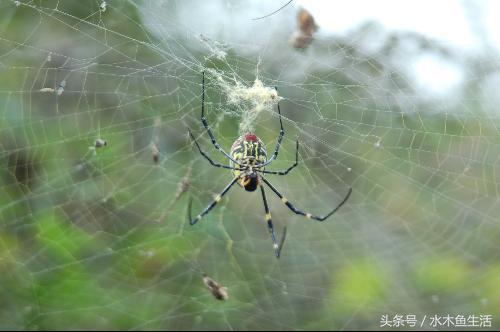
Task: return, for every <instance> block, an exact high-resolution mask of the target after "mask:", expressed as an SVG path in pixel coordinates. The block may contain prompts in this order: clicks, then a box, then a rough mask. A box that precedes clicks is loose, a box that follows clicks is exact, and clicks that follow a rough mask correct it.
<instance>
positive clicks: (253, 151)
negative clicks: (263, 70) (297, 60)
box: [188, 72, 352, 258]
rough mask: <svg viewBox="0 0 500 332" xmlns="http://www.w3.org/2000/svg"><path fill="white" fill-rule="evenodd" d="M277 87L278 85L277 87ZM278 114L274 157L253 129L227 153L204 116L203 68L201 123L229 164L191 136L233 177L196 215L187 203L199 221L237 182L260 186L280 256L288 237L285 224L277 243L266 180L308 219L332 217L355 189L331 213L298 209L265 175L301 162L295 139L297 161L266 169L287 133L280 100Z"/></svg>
mask: <svg viewBox="0 0 500 332" xmlns="http://www.w3.org/2000/svg"><path fill="white" fill-rule="evenodd" d="M276 90H277V89H276ZM278 117H279V120H280V132H279V136H278V140H277V143H276V147H275V149H274V152H273V155H272V156H271V158H269V159H267V152H266V148H265V146H264V144H263V142H262V141H261V140H260V139H259V138H258V137H257V136H256V135H255V134H253V133H245V134H243V135H242V136H240V137H238V138H237V139H236V140H235V141H234V143H233V145H232V146H231V153H230V154H228V153H227V152H225V151H224V150H223V149H222V148H221V147H220V145H219V144H218V143H217V141H216V139H215V136H214V134H213V133H212V130H211V129H210V127H209V125H208V122H207V119H206V118H205V72H203V80H202V99H201V123H202V124H203V127H205V129H206V131H207V133H208V135H209V136H210V139H211V140H212V144H213V146H214V147H215V149H217V150H219V151H220V152H221V153H222V154H223V155H224V156H225V157H226V158H227V159H228V160H229V165H223V164H220V163H217V162H215V161H213V160H212V159H211V158H210V157H209V156H208V155H207V154H206V153H205V152H204V151H203V150H202V149H201V147H200V145H199V144H198V141H197V140H196V138H195V137H194V136H193V133H192V132H191V130H189V129H188V131H189V135H190V136H191V139H192V140H193V141H194V143H195V144H196V147H197V148H198V150H199V152H200V154H201V155H202V156H203V157H205V159H207V160H208V161H209V162H210V164H211V165H212V166H215V167H221V168H225V169H230V170H231V171H232V174H233V179H232V180H231V182H229V184H228V185H227V186H226V187H225V188H224V189H223V190H222V191H221V193H220V194H218V195H217V196H216V197H215V198H214V200H213V201H212V202H211V203H210V204H208V206H207V207H206V208H205V209H204V210H203V211H202V212H201V213H200V214H198V215H197V216H196V217H195V218H194V219H193V218H192V217H191V206H192V200H190V201H189V204H188V218H189V223H190V224H191V225H194V224H196V223H197V222H198V221H199V220H200V219H201V218H202V217H203V216H205V215H206V214H208V213H209V212H210V211H211V210H212V209H213V208H214V207H215V206H216V205H217V203H219V202H220V200H221V199H222V197H223V196H224V195H225V194H226V193H227V192H228V191H229V189H231V187H232V186H233V185H234V184H235V183H238V184H239V185H240V186H241V187H242V188H243V189H245V190H246V191H250V192H252V191H255V190H256V189H257V188H260V191H261V194H262V200H263V202H264V211H265V219H266V221H267V228H268V231H269V234H270V235H271V239H272V241H273V248H274V253H275V255H276V257H277V258H279V257H280V253H281V249H282V247H283V243H284V241H285V237H286V227H285V228H284V230H283V236H282V238H281V240H280V242H279V244H278V242H277V241H276V234H275V232H274V226H273V222H272V219H271V212H270V210H269V205H268V203H267V198H266V192H265V190H264V185H263V184H266V185H267V186H268V187H269V188H270V189H271V191H273V192H274V193H275V194H276V196H278V197H279V198H280V199H281V201H282V202H283V203H284V204H285V205H286V206H287V207H288V208H289V209H290V210H291V211H292V212H293V213H295V214H298V215H302V216H305V217H306V218H308V219H314V220H317V221H324V220H326V219H327V218H328V217H330V216H331V215H332V214H333V213H335V212H336V211H337V210H338V209H339V208H340V207H341V206H342V205H343V204H344V203H345V202H346V201H347V199H348V198H349V196H350V195H351V192H352V188H349V191H348V193H347V195H346V196H345V197H344V199H343V200H342V201H341V202H340V203H339V204H338V205H337V206H336V207H335V208H334V209H333V210H332V211H330V212H329V213H328V214H326V215H324V216H316V215H313V214H311V213H308V212H304V211H302V210H299V209H297V208H296V207H295V206H294V205H293V204H292V203H290V201H288V199H286V198H285V196H283V195H282V194H281V193H280V192H279V191H278V189H276V188H275V187H274V186H273V185H272V184H271V183H270V182H269V181H268V180H267V179H266V178H265V177H264V176H263V175H264V174H275V175H287V174H288V173H289V172H290V171H291V170H292V169H293V168H295V167H296V166H297V165H298V157H299V141H298V140H297V141H296V147H295V163H294V164H293V165H291V166H290V167H288V168H287V169H286V170H284V171H271V170H266V169H264V168H265V167H266V166H267V165H269V164H271V163H272V162H273V161H274V160H275V159H276V158H277V157H278V152H279V149H280V146H281V141H282V140H283V137H284V135H285V130H284V129H283V123H282V121H281V111H280V106H279V103H278Z"/></svg>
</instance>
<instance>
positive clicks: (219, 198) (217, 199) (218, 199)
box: [214, 195, 222, 203]
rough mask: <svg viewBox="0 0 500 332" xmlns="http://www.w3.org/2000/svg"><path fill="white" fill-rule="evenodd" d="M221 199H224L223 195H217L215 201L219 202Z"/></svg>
mask: <svg viewBox="0 0 500 332" xmlns="http://www.w3.org/2000/svg"><path fill="white" fill-rule="evenodd" d="M221 199H222V197H221V195H217V196H215V198H214V201H215V202H217V203H219V202H220V200H221Z"/></svg>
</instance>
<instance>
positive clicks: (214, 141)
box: [201, 72, 242, 166]
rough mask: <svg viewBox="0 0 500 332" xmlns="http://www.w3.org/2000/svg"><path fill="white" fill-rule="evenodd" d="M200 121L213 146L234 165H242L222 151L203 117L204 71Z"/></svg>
mask: <svg viewBox="0 0 500 332" xmlns="http://www.w3.org/2000/svg"><path fill="white" fill-rule="evenodd" d="M201 123H203V127H205V129H206V130H207V133H208V136H210V140H211V141H212V144H213V146H214V147H215V148H216V149H217V150H219V151H220V152H221V153H222V154H223V155H225V156H226V158H228V159H229V160H231V161H232V162H233V163H235V164H236V165H240V166H242V165H241V164H240V163H239V162H237V161H236V160H234V159H233V158H231V156H230V155H229V154H228V153H227V152H226V151H224V150H223V149H222V148H221V147H220V145H219V143H217V141H216V140H215V136H214V134H213V133H212V130H211V129H210V126H209V125H208V122H207V118H205V72H203V81H202V94H201Z"/></svg>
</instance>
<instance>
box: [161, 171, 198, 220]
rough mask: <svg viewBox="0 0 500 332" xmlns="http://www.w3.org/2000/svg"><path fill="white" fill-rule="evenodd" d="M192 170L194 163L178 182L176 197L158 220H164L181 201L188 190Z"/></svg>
mask: <svg viewBox="0 0 500 332" xmlns="http://www.w3.org/2000/svg"><path fill="white" fill-rule="evenodd" d="M191 171H192V163H191V164H190V165H189V166H188V169H187V172H186V174H185V175H184V177H183V178H182V179H181V180H180V181H179V183H178V184H177V192H176V193H175V197H174V199H173V200H172V202H171V203H170V204H169V206H168V207H167V208H166V209H165V212H163V214H162V215H161V216H160V218H159V220H158V222H162V221H164V219H165V218H166V217H167V216H168V214H169V213H170V211H172V208H173V207H174V205H175V204H176V203H177V202H178V201H179V199H180V198H181V196H182V194H184V193H185V192H186V191H188V189H189V185H190V179H191Z"/></svg>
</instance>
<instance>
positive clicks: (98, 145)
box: [94, 138, 108, 149]
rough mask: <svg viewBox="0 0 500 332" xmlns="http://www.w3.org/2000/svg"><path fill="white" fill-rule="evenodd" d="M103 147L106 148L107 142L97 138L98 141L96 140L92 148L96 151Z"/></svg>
mask: <svg viewBox="0 0 500 332" xmlns="http://www.w3.org/2000/svg"><path fill="white" fill-rule="evenodd" d="M104 146H108V142H106V141H105V140H103V139H102V138H98V139H96V140H95V142H94V147H95V148H96V149H98V148H102V147H104Z"/></svg>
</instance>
